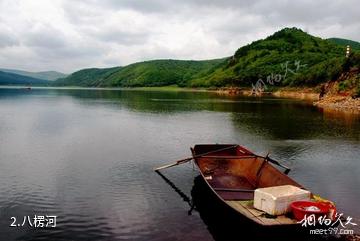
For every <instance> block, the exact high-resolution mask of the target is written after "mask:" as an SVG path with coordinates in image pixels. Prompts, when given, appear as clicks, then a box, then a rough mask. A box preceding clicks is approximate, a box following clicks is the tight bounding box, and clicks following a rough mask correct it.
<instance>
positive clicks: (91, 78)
mask: <svg viewBox="0 0 360 241" xmlns="http://www.w3.org/2000/svg"><path fill="white" fill-rule="evenodd" d="M120 69H121V67H113V68H104V69H98V68H91V69H82V70H79V71H76V72H74V73H72V74H71V75H69V76H68V77H66V78H62V79H58V80H56V81H55V82H54V83H53V85H56V86H84V87H99V86H101V85H103V83H104V81H105V79H106V78H107V77H108V76H109V75H111V74H113V73H114V72H116V71H118V70H120Z"/></svg>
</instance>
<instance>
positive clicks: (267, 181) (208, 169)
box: [192, 144, 302, 200]
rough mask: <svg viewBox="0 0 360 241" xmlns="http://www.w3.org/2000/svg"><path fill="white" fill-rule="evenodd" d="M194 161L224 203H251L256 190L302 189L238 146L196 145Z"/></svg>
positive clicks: (262, 158) (262, 160) (262, 159)
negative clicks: (285, 186) (241, 201)
mask: <svg viewBox="0 0 360 241" xmlns="http://www.w3.org/2000/svg"><path fill="white" fill-rule="evenodd" d="M192 152H193V156H194V157H195V162H196V164H197V166H198V167H199V169H200V172H201V174H202V175H203V177H204V179H205V180H206V181H207V183H208V184H209V185H210V186H211V188H212V189H213V190H214V191H215V192H216V193H217V194H218V195H219V196H220V197H221V198H223V199H224V200H252V199H253V198H254V190H255V189H256V188H262V187H271V186H280V185H294V186H298V187H300V188H302V186H301V185H300V184H298V183H297V182H295V181H294V180H292V179H291V178H290V177H288V176H287V175H286V174H284V173H282V172H281V171H280V170H279V169H277V168H276V167H274V166H273V165H272V164H270V162H269V161H268V159H267V158H266V157H260V156H257V155H255V154H254V153H252V152H251V151H249V150H247V149H245V148H244V147H241V146H239V145H231V144H229V145H196V146H195V147H194V148H193V149H192Z"/></svg>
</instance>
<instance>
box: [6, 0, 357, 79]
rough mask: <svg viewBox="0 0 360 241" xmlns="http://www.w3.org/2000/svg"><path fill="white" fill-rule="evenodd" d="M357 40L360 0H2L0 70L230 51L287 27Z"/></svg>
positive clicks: (202, 55) (106, 63)
mask: <svg viewBox="0 0 360 241" xmlns="http://www.w3.org/2000/svg"><path fill="white" fill-rule="evenodd" d="M287 26H288V27H292V26H295V27H299V28H302V29H303V30H305V31H307V32H308V33H310V34H313V35H317V36H320V37H323V38H328V37H341V38H348V39H352V40H356V41H359V40H360V7H359V2H358V1H356V0H353V1H352V0H342V1H341V0H339V1H328V0H318V1H313V0H309V1H308V0H303V1H302V0H299V1H290V0H273V1H269V0H259V1H252V0H243V1H242V0H218V1H216V0H208V1H206V0H154V1H151V0H138V1H137V0H21V1H20V0H0V68H15V69H24V70H29V71H43V70H57V71H62V72H66V73H70V72H73V71H76V70H78V69H81V68H87V67H110V66H121V65H127V64H129V63H133V62H137V61H143V60H149V59H159V58H172V59H211V58H220V57H225V56H230V55H232V54H233V53H234V51H235V50H236V49H237V48H239V47H241V46H243V45H245V44H247V43H250V42H252V41H254V40H257V39H259V38H264V37H266V36H268V35H270V34H272V33H273V32H274V31H277V30H280V29H281V28H283V27H287Z"/></svg>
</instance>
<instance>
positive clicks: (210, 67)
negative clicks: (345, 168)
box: [54, 28, 345, 87]
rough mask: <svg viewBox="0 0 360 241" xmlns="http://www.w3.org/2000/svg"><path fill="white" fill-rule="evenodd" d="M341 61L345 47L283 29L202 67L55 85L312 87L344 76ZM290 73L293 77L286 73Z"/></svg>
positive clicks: (155, 68)
mask: <svg viewBox="0 0 360 241" xmlns="http://www.w3.org/2000/svg"><path fill="white" fill-rule="evenodd" d="M344 61H345V47H344V46H343V45H342V44H339V43H335V42H334V41H330V40H324V39H321V38H318V37H315V36H312V35H310V34H308V33H306V32H304V31H302V30H301V29H298V28H284V29H282V30H280V31H278V32H275V33H274V34H273V35H271V36H269V37H267V38H265V39H261V40H257V41H254V42H252V43H251V44H248V45H246V46H243V47H241V48H239V49H238V50H237V51H236V52H235V53H234V55H233V56H232V57H227V58H222V59H217V60H204V61H190V60H151V61H145V62H139V63H134V64H130V65H127V66H123V67H115V68H108V69H84V70H80V71H77V72H75V73H73V74H71V75H69V76H68V77H66V78H63V79H61V80H58V81H55V83H54V84H55V85H61V86H66V85H73V86H74V85H75V86H105V87H137V86H166V85H177V86H180V87H222V86H251V85H252V84H254V83H256V81H258V80H259V79H262V80H266V78H267V77H268V76H271V75H276V74H277V75H278V76H280V75H282V76H283V77H284V76H285V72H286V78H282V79H281V81H279V82H278V83H276V85H278V86H299V85H309V86H311V85H317V84H319V83H322V82H324V81H328V80H331V79H335V78H337V77H338V75H340V74H341V72H342V71H343V67H342V66H343V64H344ZM296 64H297V65H298V67H297V66H296ZM285 65H286V69H285V68H284V66H285ZM299 66H301V67H303V68H299ZM305 66H306V67H305ZM294 68H295V69H296V74H295V72H294V71H288V70H293V69H294Z"/></svg>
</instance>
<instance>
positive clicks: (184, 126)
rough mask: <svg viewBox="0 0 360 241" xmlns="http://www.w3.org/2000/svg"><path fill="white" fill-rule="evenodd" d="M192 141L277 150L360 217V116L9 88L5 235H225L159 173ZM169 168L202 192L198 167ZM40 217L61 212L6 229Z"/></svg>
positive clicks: (1, 195)
mask: <svg viewBox="0 0 360 241" xmlns="http://www.w3.org/2000/svg"><path fill="white" fill-rule="evenodd" d="M196 143H239V144H242V145H245V146H246V147H248V148H249V149H250V150H253V151H255V152H257V153H259V154H264V155H266V153H267V152H268V151H270V153H271V156H272V157H274V158H277V159H279V160H281V161H282V162H283V163H285V164H286V165H288V166H290V167H292V171H291V172H290V174H289V175H290V176H291V177H293V178H295V179H296V180H297V181H298V182H300V183H302V184H303V185H304V186H305V187H307V188H309V189H311V190H312V191H313V192H314V193H318V194H320V195H322V196H324V197H326V198H328V199H330V200H333V201H334V202H335V203H336V204H337V207H338V209H339V210H341V212H344V213H345V214H346V215H350V216H351V217H354V219H355V220H358V219H359V217H360V208H359V206H358V205H359V201H360V188H359V186H360V175H359V174H360V160H359V159H360V148H359V147H360V117H359V116H354V115H343V114H338V113H331V112H330V113H325V112H321V111H319V110H318V109H316V108H314V107H312V106H311V105H309V104H308V103H305V102H301V101H298V100H289V99H275V98H267V97H264V98H261V99H259V98H250V97H224V96H218V95H216V94H214V93H205V92H156V91H129V90H88V89H33V90H31V91H28V90H24V89H10V88H2V89H0V240H213V239H218V240H221V239H225V238H222V237H225V236H226V235H225V234H224V236H222V233H221V232H222V231H221V230H220V231H219V230H218V231H216V230H214V229H213V228H212V227H210V226H209V225H208V224H209V222H208V221H207V220H205V219H206V217H207V215H204V214H201V213H199V212H198V211H193V212H192V214H191V215H188V211H189V209H190V207H189V205H188V203H187V202H185V201H184V200H183V199H182V198H181V197H180V196H179V194H178V193H176V192H175V191H174V189H173V188H171V187H170V186H169V185H168V184H167V183H166V182H165V181H164V180H163V179H162V178H161V177H160V176H159V175H157V174H156V173H155V172H153V171H152V169H153V168H154V167H157V166H160V165H163V164H167V163H170V162H172V161H173V160H176V159H182V158H185V157H187V156H190V150H189V147H190V146H193V145H194V144H196ZM163 173H164V175H166V177H167V178H168V179H170V180H171V181H172V182H173V183H174V184H175V185H176V187H177V188H179V189H180V190H181V192H183V194H185V195H186V196H188V197H190V198H191V197H192V196H194V190H193V189H194V180H195V177H196V176H198V173H197V172H196V171H194V170H193V169H192V165H191V164H186V165H182V166H178V167H175V168H172V169H168V170H165V171H163ZM200 209H201V208H200ZM34 215H56V216H57V219H56V221H57V227H56V228H47V229H45V228H32V227H30V226H29V225H27V223H26V224H25V225H24V226H19V227H10V224H11V223H12V219H11V217H15V218H16V219H17V221H16V223H20V224H22V223H23V219H24V216H30V217H34ZM221 222H226V220H221ZM357 223H358V224H359V225H360V222H357ZM238 229H239V231H238V232H239V236H241V234H243V233H246V232H251V231H247V230H241V226H239V227H238Z"/></svg>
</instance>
